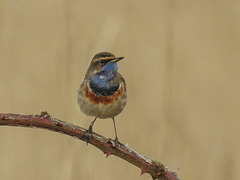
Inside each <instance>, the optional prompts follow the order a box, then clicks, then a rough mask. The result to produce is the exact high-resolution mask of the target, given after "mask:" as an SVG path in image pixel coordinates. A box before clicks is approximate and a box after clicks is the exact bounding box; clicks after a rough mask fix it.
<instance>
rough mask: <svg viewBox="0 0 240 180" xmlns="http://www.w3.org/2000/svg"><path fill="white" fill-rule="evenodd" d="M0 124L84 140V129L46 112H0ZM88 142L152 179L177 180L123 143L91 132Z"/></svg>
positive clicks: (163, 167)
mask: <svg viewBox="0 0 240 180" xmlns="http://www.w3.org/2000/svg"><path fill="white" fill-rule="evenodd" d="M0 125H2V126H18V127H20V126H21V127H36V128H43V129H48V130H50V131H56V132H61V133H63V134H67V135H70V136H72V137H77V138H78V139H81V140H83V141H86V138H85V136H84V133H85V131H86V129H84V128H81V127H79V126H75V125H73V124H70V123H67V122H64V121H60V120H58V119H55V118H53V117H51V116H50V115H49V114H48V113H47V112H42V113H41V115H20V114H3V113H0ZM89 143H90V144H92V145H93V146H95V147H97V148H98V149H100V150H102V151H103V153H105V154H106V156H107V157H108V156H109V155H115V156H118V157H120V158H122V159H124V160H126V161H128V162H129V163H132V164H134V165H135V166H137V167H139V168H140V169H141V174H143V173H149V174H150V175H151V176H152V178H153V179H161V180H179V178H178V177H177V174H176V172H171V171H169V170H168V169H167V167H165V166H164V165H163V164H161V163H160V162H158V161H155V160H153V159H149V158H147V157H145V156H143V155H141V154H139V153H138V152H136V151H134V150H133V149H130V148H129V147H128V146H127V145H125V144H121V143H119V145H118V146H117V148H116V147H115V144H114V141H113V140H112V139H108V138H106V137H104V136H101V135H99V134H97V133H93V135H92V136H91V138H90V139H89Z"/></svg>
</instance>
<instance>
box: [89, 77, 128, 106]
mask: <svg viewBox="0 0 240 180" xmlns="http://www.w3.org/2000/svg"><path fill="white" fill-rule="evenodd" d="M123 91H124V88H123V87H122V86H121V85H120V84H117V85H109V86H104V87H101V86H97V85H96V84H94V83H92V82H91V81H89V82H88V83H87V84H86V86H85V96H86V97H87V98H88V99H89V101H91V102H92V103H94V104H104V105H107V104H111V103H114V102H115V101H118V100H119V98H120V96H121V95H122V94H123Z"/></svg>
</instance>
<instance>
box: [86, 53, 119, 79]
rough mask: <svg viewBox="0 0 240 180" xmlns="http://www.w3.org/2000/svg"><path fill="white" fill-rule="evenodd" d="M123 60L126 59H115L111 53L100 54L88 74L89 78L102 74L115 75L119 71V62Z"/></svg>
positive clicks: (95, 58)
mask: <svg viewBox="0 0 240 180" xmlns="http://www.w3.org/2000/svg"><path fill="white" fill-rule="evenodd" d="M123 58H124V57H115V56H114V55H113V54H112V53H109V52H101V53H98V54H96V55H95V56H94V57H93V59H92V62H91V64H90V67H89V68H88V72H87V74H88V75H89V76H93V75H96V74H102V73H103V74H105V75H107V74H109V75H110V74H114V73H116V72H117V70H118V69H119V66H118V64H117V62H118V61H120V60H122V59H123Z"/></svg>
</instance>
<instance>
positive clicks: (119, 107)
mask: <svg viewBox="0 0 240 180" xmlns="http://www.w3.org/2000/svg"><path fill="white" fill-rule="evenodd" d="M122 59H124V57H115V55H114V54H112V53H110V52H100V53H98V54H96V55H95V56H94V57H93V59H92V61H91V63H90V66H89V68H88V70H87V73H86V75H85V78H84V80H83V82H82V83H81V85H80V87H79V89H78V105H79V107H80V110H81V111H82V112H83V113H84V114H86V115H88V116H92V117H94V120H93V121H92V122H91V124H90V125H89V128H88V130H87V131H86V132H85V133H84V136H86V137H87V143H88V142H89V137H91V136H92V130H93V125H94V123H95V121H96V120H97V119H107V118H111V119H112V120H113V125H114V132H115V146H117V145H118V142H119V141H118V136H117V129H116V123H115V117H116V116H117V115H118V114H120V113H121V112H122V111H123V109H124V108H125V106H126V104H127V87H126V83H125V80H124V78H123V76H122V75H121V74H120V73H119V72H118V70H119V65H118V62H119V61H120V60H122Z"/></svg>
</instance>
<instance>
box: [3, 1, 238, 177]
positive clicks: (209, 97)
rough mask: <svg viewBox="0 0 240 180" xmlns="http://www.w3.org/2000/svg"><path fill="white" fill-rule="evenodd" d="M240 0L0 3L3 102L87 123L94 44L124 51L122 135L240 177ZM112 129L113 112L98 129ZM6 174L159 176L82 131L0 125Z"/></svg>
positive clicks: (166, 159) (144, 148) (169, 159)
mask: <svg viewBox="0 0 240 180" xmlns="http://www.w3.org/2000/svg"><path fill="white" fill-rule="evenodd" d="M239 46H240V2H239V1H221V0H220V1H208V0H203V1H192V0H186V1H173V0H150V1H145V0H138V1H129V0H122V1H112V0H105V1H102V0H99V1H97V0H95V1H93V0H88V1H83V0H78V1H76V0H73V1H69V0H54V1H43V0H42V1H40V0H39V1H27V0H12V1H7V0H0V63H1V64H0V111H1V112H10V113H21V114H39V113H40V112H41V111H43V110H47V111H48V112H49V113H50V114H51V115H52V116H54V117H57V118H59V119H62V120H65V121H68V122H71V123H74V124H77V125H80V126H83V127H88V124H89V123H90V121H91V120H92V118H90V117H87V116H85V115H84V114H82V113H81V112H80V110H79V108H78V105H77V103H76V93H77V89H78V86H79V84H80V82H81V81H82V80H83V77H84V74H85V72H86V69H87V67H88V65H89V62H90V60H91V58H92V57H93V55H94V54H95V53H98V52H101V51H110V52H112V53H114V54H115V55H117V56H125V59H124V61H122V62H121V63H120V66H121V69H120V71H121V73H122V74H123V75H124V77H125V79H126V82H127V85H128V97H129V101H128V105H127V107H126V109H125V110H124V111H123V113H122V114H121V115H119V116H118V117H117V118H116V120H117V128H118V133H119V138H120V141H121V142H127V143H128V144H129V146H130V147H132V148H134V149H135V150H137V151H139V152H140V153H142V154H144V155H146V156H148V157H151V158H154V159H157V160H159V161H161V162H162V163H164V164H165V165H166V166H168V167H169V168H170V169H171V170H178V174H179V176H180V177H181V178H182V179H184V180H186V179H189V180H193V179H194V180H198V179H199V180H202V179H218V180H219V179H224V180H226V179H228V180H229V179H231V180H232V179H239V169H240V165H239V162H240V153H239V152H240V144H239V142H240V141H239V139H240V133H239V129H240V94H239V92H240V62H239V61H240V50H239ZM94 130H95V131H96V132H98V133H101V134H103V135H105V136H107V137H114V131H113V125H112V121H111V120H110V119H109V120H102V121H100V120H99V121H97V123H96V126H95V129H94ZM0 144H1V145H0V179H1V180H15V179H18V180H33V179H34V180H43V179H44V180H79V179H86V180H110V179H111V180H112V179H116V180H120V179H121V180H122V179H142V180H144V179H146V180H147V179H151V178H150V176H149V175H147V174H144V175H142V176H140V170H139V169H138V168H136V167H134V166H132V165H130V164H129V163H126V162H124V161H123V160H121V159H118V158H116V157H113V156H112V157H109V158H107V159H105V156H104V155H103V154H102V153H101V152H100V151H99V150H97V149H96V148H94V147H93V146H91V145H90V146H86V144H85V143H84V142H81V141H79V140H77V139H74V138H71V137H68V136H65V135H61V134H58V133H53V132H49V131H46V130H40V129H27V128H14V127H0Z"/></svg>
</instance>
